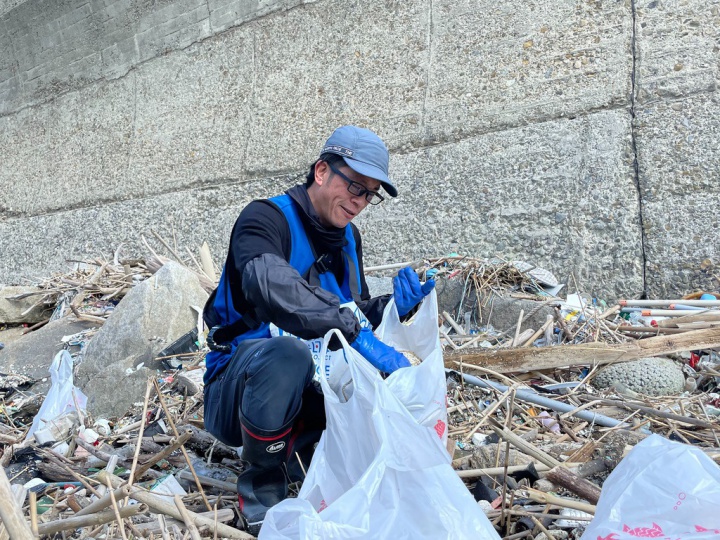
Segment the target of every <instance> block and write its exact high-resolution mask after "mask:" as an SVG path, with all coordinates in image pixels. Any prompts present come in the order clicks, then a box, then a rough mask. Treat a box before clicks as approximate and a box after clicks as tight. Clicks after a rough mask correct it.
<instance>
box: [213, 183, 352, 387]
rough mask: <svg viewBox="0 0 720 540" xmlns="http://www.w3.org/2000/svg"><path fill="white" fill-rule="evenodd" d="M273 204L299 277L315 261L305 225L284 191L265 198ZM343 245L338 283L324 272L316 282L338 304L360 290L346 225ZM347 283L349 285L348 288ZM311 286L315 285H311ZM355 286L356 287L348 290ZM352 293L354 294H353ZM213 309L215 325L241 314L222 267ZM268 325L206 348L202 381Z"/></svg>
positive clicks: (266, 334) (264, 334)
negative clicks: (226, 348) (224, 347)
mask: <svg viewBox="0 0 720 540" xmlns="http://www.w3.org/2000/svg"><path fill="white" fill-rule="evenodd" d="M269 200H270V201H271V202H272V203H274V204H275V206H277V207H278V208H279V209H280V210H281V211H282V213H283V215H284V216H285V219H286V220H287V222H288V226H289V228H290V260H289V261H288V263H289V264H290V266H292V267H293V268H295V270H297V271H298V273H299V274H300V275H301V276H305V275H306V274H307V272H308V270H310V267H311V266H312V265H313V263H314V262H315V255H314V254H313V250H312V248H311V246H310V241H309V240H308V237H307V234H306V232H305V228H304V227H303V225H302V222H301V221H300V216H299V215H298V207H297V205H296V203H295V202H293V200H292V198H291V197H290V196H289V195H287V194H285V195H279V196H277V197H273V198H272V199H269ZM345 239H346V240H347V243H346V245H345V246H344V247H343V248H342V251H343V254H344V262H345V275H344V278H343V283H342V285H338V282H337V279H335V276H334V274H333V273H332V272H330V271H327V272H323V273H320V274H319V275H318V278H319V281H320V283H319V285H320V287H322V288H323V289H325V290H326V291H328V292H331V293H333V294H334V295H336V296H337V297H338V298H339V299H340V303H341V304H343V303H345V302H350V301H351V300H353V296H356V297H358V298H359V295H360V293H361V290H360V287H361V285H360V283H361V281H360V265H359V264H358V260H357V248H356V244H355V235H354V234H353V231H352V227H351V226H350V225H349V224H348V225H347V226H346V227H345ZM351 283H352V285H353V287H352V288H351ZM313 285H315V284H313ZM352 289H356V290H354V291H353V290H352ZM353 293H355V294H353ZM213 310H214V311H215V314H216V315H217V318H218V325H219V326H227V325H229V324H232V323H234V322H235V321H237V320H239V319H241V318H242V315H241V314H240V313H238V311H237V310H236V309H235V307H234V306H233V301H232V293H231V291H230V282H229V280H228V278H227V272H226V268H223V272H222V275H221V276H220V283H219V284H218V287H217V291H216V294H215V301H214V302H213ZM269 326H270V325H269V324H268V323H263V324H261V325H260V326H259V327H258V328H256V329H254V330H249V331H247V332H245V333H244V334H240V335H239V336H237V337H236V338H235V339H233V341H232V351H231V352H228V353H225V352H222V351H210V352H209V353H208V354H207V356H206V357H205V365H206V367H207V371H206V373H205V384H207V383H209V382H210V381H212V380H213V379H214V378H215V376H216V375H217V374H218V373H220V371H222V369H223V368H224V367H225V366H226V365H227V364H228V362H230V359H231V358H232V355H233V353H234V352H235V348H236V347H237V345H238V344H239V343H240V342H241V341H244V340H246V339H260V338H269V337H270V330H269Z"/></svg>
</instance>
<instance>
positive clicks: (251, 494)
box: [237, 419, 292, 536]
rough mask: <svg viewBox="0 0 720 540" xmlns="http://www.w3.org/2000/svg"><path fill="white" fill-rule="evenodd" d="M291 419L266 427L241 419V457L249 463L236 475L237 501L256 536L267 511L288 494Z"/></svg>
mask: <svg viewBox="0 0 720 540" xmlns="http://www.w3.org/2000/svg"><path fill="white" fill-rule="evenodd" d="M291 428H292V422H289V423H288V424H287V425H286V426H284V427H282V428H280V429H277V430H274V431H267V430H262V429H258V428H256V427H255V426H253V425H252V424H250V423H249V422H248V421H247V420H245V419H243V420H242V430H243V432H242V440H243V449H242V460H243V461H245V462H246V464H247V466H246V467H245V469H244V470H243V472H241V473H240V475H239V476H238V479H237V490H238V503H239V505H240V513H241V514H242V517H243V519H244V521H245V524H246V526H247V530H248V532H249V533H250V534H252V535H253V536H257V535H258V533H259V532H260V527H262V524H263V521H264V519H265V514H266V512H267V511H268V510H269V509H270V508H271V507H273V506H275V505H276V504H277V503H279V502H280V501H282V500H283V499H285V498H286V497H287V495H288V481H287V477H286V476H285V463H286V459H287V452H288V444H289V442H290V435H291Z"/></svg>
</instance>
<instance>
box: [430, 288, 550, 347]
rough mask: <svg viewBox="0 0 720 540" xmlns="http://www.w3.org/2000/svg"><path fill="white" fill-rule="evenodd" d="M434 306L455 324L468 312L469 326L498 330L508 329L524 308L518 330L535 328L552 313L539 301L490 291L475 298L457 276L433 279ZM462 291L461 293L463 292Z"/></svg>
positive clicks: (472, 292)
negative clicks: (446, 278)
mask: <svg viewBox="0 0 720 540" xmlns="http://www.w3.org/2000/svg"><path fill="white" fill-rule="evenodd" d="M436 288H437V291H438V309H439V311H440V312H441V313H442V312H443V311H447V312H448V313H449V314H450V315H451V316H452V317H453V318H454V319H455V321H456V322H457V323H458V324H461V325H463V324H464V314H465V313H467V312H470V313H471V323H472V325H473V326H477V327H484V326H488V325H489V326H492V327H493V329H495V330H496V331H498V332H505V331H508V330H512V332H511V334H514V330H513V328H514V327H515V325H517V322H518V319H519V318H520V310H522V311H523V312H524V314H523V322H522V325H521V326H520V331H521V332H522V331H524V330H527V329H528V328H532V329H533V330H537V329H538V328H540V327H541V326H542V325H543V324H545V321H546V319H547V316H548V315H550V316H552V314H553V308H552V307H551V306H548V305H543V303H542V302H535V301H533V300H524V299H519V298H512V297H510V296H500V295H498V294H494V293H488V294H483V295H481V296H480V299H479V301H478V299H477V297H476V295H475V292H474V291H473V290H470V291H464V289H465V286H464V282H463V281H462V280H459V279H450V280H443V279H440V280H438V281H437V286H436ZM463 291H464V294H463Z"/></svg>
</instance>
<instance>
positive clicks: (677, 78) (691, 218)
mask: <svg viewBox="0 0 720 540" xmlns="http://www.w3.org/2000/svg"><path fill="white" fill-rule="evenodd" d="M637 21H638V25H637V32H638V33H637V45H638V62H637V73H638V77H637V81H638V82H637V99H638V103H637V105H636V109H635V110H636V119H635V129H636V132H637V159H638V169H639V185H640V194H641V197H642V207H643V228H644V231H645V235H646V250H645V251H646V257H647V284H648V292H649V294H650V295H651V296H654V297H659V298H667V297H668V296H670V295H672V294H674V293H675V292H676V291H688V290H693V289H709V290H717V288H718V285H719V284H720V268H718V266H719V265H720V244H719V243H718V241H717V238H718V230H720V229H719V228H718V221H719V218H718V212H717V201H718V200H720V183H718V174H719V173H720V150H719V149H718V144H717V141H718V138H719V137H720V96H718V94H717V81H718V79H719V78H720V2H718V1H717V0H714V1H710V2H700V1H699V0H693V1H689V2H655V1H653V2H643V5H642V7H640V9H638V18H637Z"/></svg>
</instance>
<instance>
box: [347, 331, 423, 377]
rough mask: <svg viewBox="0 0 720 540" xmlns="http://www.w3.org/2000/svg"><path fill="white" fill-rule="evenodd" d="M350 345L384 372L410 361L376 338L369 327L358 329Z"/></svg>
mask: <svg viewBox="0 0 720 540" xmlns="http://www.w3.org/2000/svg"><path fill="white" fill-rule="evenodd" d="M350 346H351V347H352V348H353V349H355V350H356V351H357V352H359V353H360V354H362V355H363V357H365V359H366V360H367V361H368V362H370V363H371V364H372V365H373V366H375V367H376V368H377V369H379V370H380V371H382V372H384V373H392V372H393V371H395V370H397V369H400V368H403V367H409V366H410V361H409V360H408V359H407V358H406V357H405V356H404V355H402V354H400V353H399V352H397V351H396V350H395V349H393V348H392V347H390V345H385V344H384V343H383V342H382V341H380V340H379V339H378V338H376V337H375V334H373V331H372V330H371V329H370V328H363V329H362V330H360V333H359V334H358V336H357V337H356V338H355V341H353V342H352V344H351V345H350Z"/></svg>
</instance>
